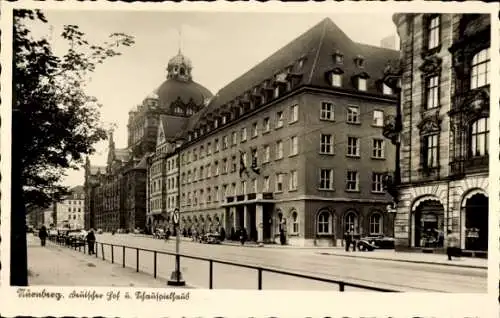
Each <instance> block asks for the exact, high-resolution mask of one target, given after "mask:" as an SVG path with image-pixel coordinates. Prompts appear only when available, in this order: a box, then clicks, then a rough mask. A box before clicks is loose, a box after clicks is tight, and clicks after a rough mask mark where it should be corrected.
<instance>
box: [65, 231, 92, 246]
mask: <svg viewBox="0 0 500 318" xmlns="http://www.w3.org/2000/svg"><path fill="white" fill-rule="evenodd" d="M63 237H64V243H65V244H66V245H68V246H84V245H85V239H86V237H87V231H85V230H66V231H65V233H63Z"/></svg>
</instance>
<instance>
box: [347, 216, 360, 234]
mask: <svg viewBox="0 0 500 318" xmlns="http://www.w3.org/2000/svg"><path fill="white" fill-rule="evenodd" d="M344 225H345V231H346V232H347V231H349V230H350V229H351V228H353V229H354V232H357V227H358V215H357V214H356V212H354V211H351V212H348V213H347V214H346V215H345V222H344Z"/></svg>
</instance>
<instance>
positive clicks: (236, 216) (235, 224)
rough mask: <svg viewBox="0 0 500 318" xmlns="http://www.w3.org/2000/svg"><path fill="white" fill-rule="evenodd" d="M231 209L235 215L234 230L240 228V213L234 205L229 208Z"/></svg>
mask: <svg viewBox="0 0 500 318" xmlns="http://www.w3.org/2000/svg"><path fill="white" fill-rule="evenodd" d="M229 209H230V211H231V214H232V215H233V227H234V230H235V231H236V230H238V214H237V213H236V207H234V206H232V207H230V208H229Z"/></svg>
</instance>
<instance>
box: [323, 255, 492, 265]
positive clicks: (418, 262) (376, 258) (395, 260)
mask: <svg viewBox="0 0 500 318" xmlns="http://www.w3.org/2000/svg"><path fill="white" fill-rule="evenodd" d="M316 254H318V255H328V256H339V257H351V258H365V259H373V260H379V261H392V262H403V263H414V264H426V265H438V266H439V265H441V266H451V267H462V268H464V267H465V268H476V269H488V266H480V265H467V264H453V263H436V262H429V261H414V260H408V259H394V258H387V257H369V256H363V255H343V254H335V253H316Z"/></svg>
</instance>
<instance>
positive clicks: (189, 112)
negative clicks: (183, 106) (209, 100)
mask: <svg viewBox="0 0 500 318" xmlns="http://www.w3.org/2000/svg"><path fill="white" fill-rule="evenodd" d="M186 114H187V115H188V116H190V115H192V114H193V109H192V108H188V109H187V110H186Z"/></svg>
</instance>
